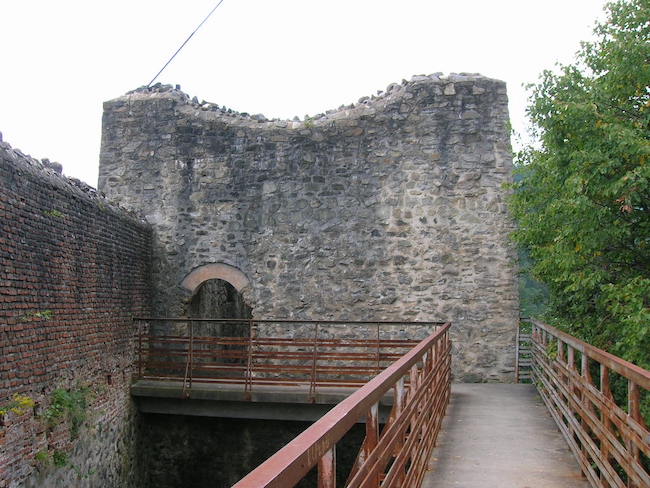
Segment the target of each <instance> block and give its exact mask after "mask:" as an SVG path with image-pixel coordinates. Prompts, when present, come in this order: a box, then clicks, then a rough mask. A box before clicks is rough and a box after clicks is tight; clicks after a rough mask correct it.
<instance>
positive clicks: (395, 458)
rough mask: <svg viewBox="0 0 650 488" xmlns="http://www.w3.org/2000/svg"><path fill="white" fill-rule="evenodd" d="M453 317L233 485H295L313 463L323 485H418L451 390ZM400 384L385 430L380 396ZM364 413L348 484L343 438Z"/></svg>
mask: <svg viewBox="0 0 650 488" xmlns="http://www.w3.org/2000/svg"><path fill="white" fill-rule="evenodd" d="M449 327H450V325H449V324H446V325H444V326H443V327H441V328H439V329H438V330H437V331H436V332H434V333H433V334H431V335H430V336H429V337H427V338H426V339H425V340H423V341H422V342H420V343H419V344H418V345H417V346H415V347H414V348H413V349H412V350H411V351H409V352H408V353H406V354H405V355H404V356H403V357H402V358H401V359H399V360H398V361H397V362H395V363H394V364H392V365H391V366H389V367H388V368H386V369H385V370H384V371H383V372H382V373H380V374H379V375H378V376H376V377H375V378H373V379H372V380H370V381H369V382H368V383H367V384H365V385H364V386H363V387H361V388H360V389H358V390H357V391H355V392H354V393H353V394H352V395H350V396H349V397H348V398H346V399H345V400H343V401H342V402H341V403H339V404H338V405H337V406H335V407H334V408H333V409H332V410H330V411H329V412H328V413H327V414H326V415H325V416H323V417H322V418H321V419H320V420H318V421H317V422H316V423H314V424H313V425H312V426H311V427H309V428H308V429H307V430H305V431H304V432H303V433H302V434H300V435H299V436H298V437H296V438H295V439H294V440H293V441H291V442H290V443H289V444H287V445H286V446H285V447H284V448H282V449H281V450H280V451H278V452H277V453H275V454H274V455H273V456H272V457H271V458H269V459H268V460H267V461H265V462H264V463H263V464H261V465H260V466H259V467H258V468H257V469H255V470H254V471H252V472H251V473H249V474H248V475H247V476H246V477H245V478H243V479H242V480H241V481H239V482H238V483H237V484H235V485H234V487H233V488H271V487H275V488H291V487H293V486H295V485H296V483H298V482H299V481H300V480H301V479H302V478H303V477H304V476H305V475H306V474H307V473H308V472H309V471H310V470H311V469H312V468H313V467H314V466H318V487H319V488H335V487H336V486H345V487H346V488H361V487H363V488H370V487H372V488H377V487H379V486H380V484H381V487H382V488H388V487H409V488H418V487H419V486H420V485H421V483H422V478H423V476H424V473H425V471H426V467H427V462H428V459H429V456H430V454H431V450H432V449H433V446H434V444H435V441H436V438H437V435H438V432H439V430H440V424H441V422H442V418H443V416H444V413H445V409H446V407H447V404H448V403H449V396H450V377H451V373H450V363H451V342H450V339H449ZM391 389H392V390H393V395H394V397H393V409H392V411H391V414H390V417H389V420H388V422H387V423H386V425H385V426H384V428H383V429H382V430H381V433H380V431H379V419H378V404H379V401H380V400H381V399H382V397H384V395H385V394H386V393H387V392H389V390H391ZM364 418H365V423H366V437H365V440H364V441H363V444H362V446H361V449H360V451H359V453H358V456H357V459H356V462H355V463H354V466H353V467H352V469H351V472H350V473H349V475H348V476H347V481H346V482H345V484H344V485H343V484H342V485H337V480H336V444H337V442H338V441H339V440H340V439H341V438H342V437H343V436H344V435H345V433H346V432H348V431H349V430H350V428H351V427H352V426H353V425H355V424H356V423H357V422H359V421H360V420H363V419H364Z"/></svg>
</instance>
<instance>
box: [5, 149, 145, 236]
mask: <svg viewBox="0 0 650 488" xmlns="http://www.w3.org/2000/svg"><path fill="white" fill-rule="evenodd" d="M0 159H5V160H7V161H8V162H9V163H11V164H12V165H13V166H14V167H15V168H16V169H17V170H18V174H23V173H24V174H28V175H31V176H33V177H36V178H38V179H40V180H42V181H43V182H44V183H45V184H48V185H51V186H52V187H54V188H57V189H59V190H61V191H63V192H67V193H70V194H72V195H73V196H74V197H76V198H80V199H83V200H86V201H88V202H89V203H92V204H93V205H99V206H100V208H101V209H102V210H106V211H110V212H112V213H114V214H117V215H121V216H123V217H127V218H129V219H131V220H133V221H136V222H138V223H139V224H142V225H146V226H147V227H149V226H150V225H149V224H148V223H147V221H146V220H145V219H144V218H143V217H141V216H139V215H138V214H137V213H135V212H134V211H132V210H129V209H127V208H125V207H123V206H121V205H118V204H116V203H113V202H111V201H110V200H109V199H108V198H107V197H106V195H105V194H104V193H103V192H101V191H99V190H97V189H96V188H93V187H92V186H90V185H88V184H87V183H84V182H83V181H81V180H79V179H77V178H69V177H67V176H65V175H63V174H62V171H63V166H62V165H61V164H60V163H57V162H50V160H49V159H47V158H44V159H42V160H40V161H39V160H38V159H36V158H34V157H32V156H30V155H29V154H25V153H23V152H22V151H21V150H20V149H17V148H13V147H12V146H11V145H10V144H9V143H8V142H3V141H2V139H1V138H0Z"/></svg>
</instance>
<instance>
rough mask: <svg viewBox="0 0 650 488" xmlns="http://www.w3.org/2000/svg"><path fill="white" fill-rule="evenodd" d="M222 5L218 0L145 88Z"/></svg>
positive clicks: (221, 0)
mask: <svg viewBox="0 0 650 488" xmlns="http://www.w3.org/2000/svg"><path fill="white" fill-rule="evenodd" d="M222 3H223V0H219V3H217V5H216V6H215V7H214V8H213V9H212V10H210V13H209V14H208V15H207V16H206V17H205V19H203V21H202V22H201V23H200V24H199V25H198V26H197V28H196V29H194V31H193V32H192V33H191V34H190V35H189V36H188V38H187V39H185V42H184V43H183V44H181V47H179V48H178V49H177V50H176V52H175V53H174V55H173V56H172V57H171V58H169V61H167V62H166V63H165V66H163V67H162V68H161V69H160V71H158V74H156V76H154V77H153V78H152V79H151V81H150V82H149V83H147V88H148V87H150V86H151V84H152V83H153V82H154V81H156V78H158V77H159V76H160V73H162V72H163V71H165V68H166V67H167V66H168V65H169V63H171V62H172V60H173V59H174V58H175V57H176V55H177V54H178V53H179V52H181V49H183V48H184V47H185V44H187V43H188V42H189V40H190V39H192V36H193V35H194V34H196V31H198V30H199V29H200V28H201V26H202V25H203V24H205V22H206V21H207V20H208V19H209V18H210V16H211V15H212V14H213V13H214V11H215V10H217V9H218V8H219V5H221V4H222Z"/></svg>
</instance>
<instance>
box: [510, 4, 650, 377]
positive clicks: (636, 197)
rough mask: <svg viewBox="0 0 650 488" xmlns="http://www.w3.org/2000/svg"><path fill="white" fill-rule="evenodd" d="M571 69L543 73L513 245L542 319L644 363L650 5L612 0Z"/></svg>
mask: <svg viewBox="0 0 650 488" xmlns="http://www.w3.org/2000/svg"><path fill="white" fill-rule="evenodd" d="M607 14H608V16H607V20H606V21H605V22H603V23H601V24H598V25H597V26H596V28H595V31H594V33H595V40H594V41H592V42H585V43H583V44H582V46H581V49H580V51H579V52H578V54H577V60H576V62H575V64H573V65H569V66H561V67H560V70H559V72H556V73H554V72H551V71H546V72H544V73H543V75H542V77H541V80H540V82H539V83H538V84H537V85H536V86H535V87H534V88H533V92H532V98H531V104H530V106H529V109H528V112H529V116H530V118H531V120H532V122H533V124H534V127H535V129H534V134H535V136H536V137H537V139H538V141H539V142H538V144H536V145H534V146H531V147H528V148H527V149H525V150H524V151H522V153H520V154H519V157H518V165H519V169H518V172H519V178H518V182H517V183H515V185H514V186H515V192H514V194H513V196H512V198H511V209H512V211H513V213H514V216H515V218H516V219H517V221H518V224H519V228H518V230H517V231H516V232H515V239H516V240H517V241H518V242H519V243H520V244H521V245H523V246H524V247H525V248H526V250H527V252H529V253H530V257H531V259H532V263H533V264H532V266H531V270H532V273H533V275H534V277H535V278H537V279H539V280H540V281H542V282H543V283H545V284H546V286H547V287H548V290H549V294H550V299H549V306H548V309H547V310H546V312H545V313H544V317H543V318H545V319H546V320H547V321H549V322H551V323H553V324H554V325H558V326H560V327H562V328H564V329H565V330H568V331H569V332H570V333H572V334H574V335H577V336H579V337H581V338H583V339H584V340H586V341H588V342H590V343H592V344H594V345H596V346H598V347H601V348H604V349H606V350H609V351H610V352H612V353H614V354H616V355H618V356H621V357H623V358H625V359H627V360H629V361H632V362H634V363H636V364H638V365H640V366H642V367H645V368H650V352H649V351H650V164H649V162H648V160H649V159H650V141H649V135H650V89H649V87H650V43H648V39H650V3H649V2H648V1H647V0H625V1H617V2H614V3H611V4H608V6H607Z"/></svg>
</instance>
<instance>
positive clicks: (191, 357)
mask: <svg viewBox="0 0 650 488" xmlns="http://www.w3.org/2000/svg"><path fill="white" fill-rule="evenodd" d="M193 368H194V321H193V320H190V368H189V383H190V389H192V369H193Z"/></svg>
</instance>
